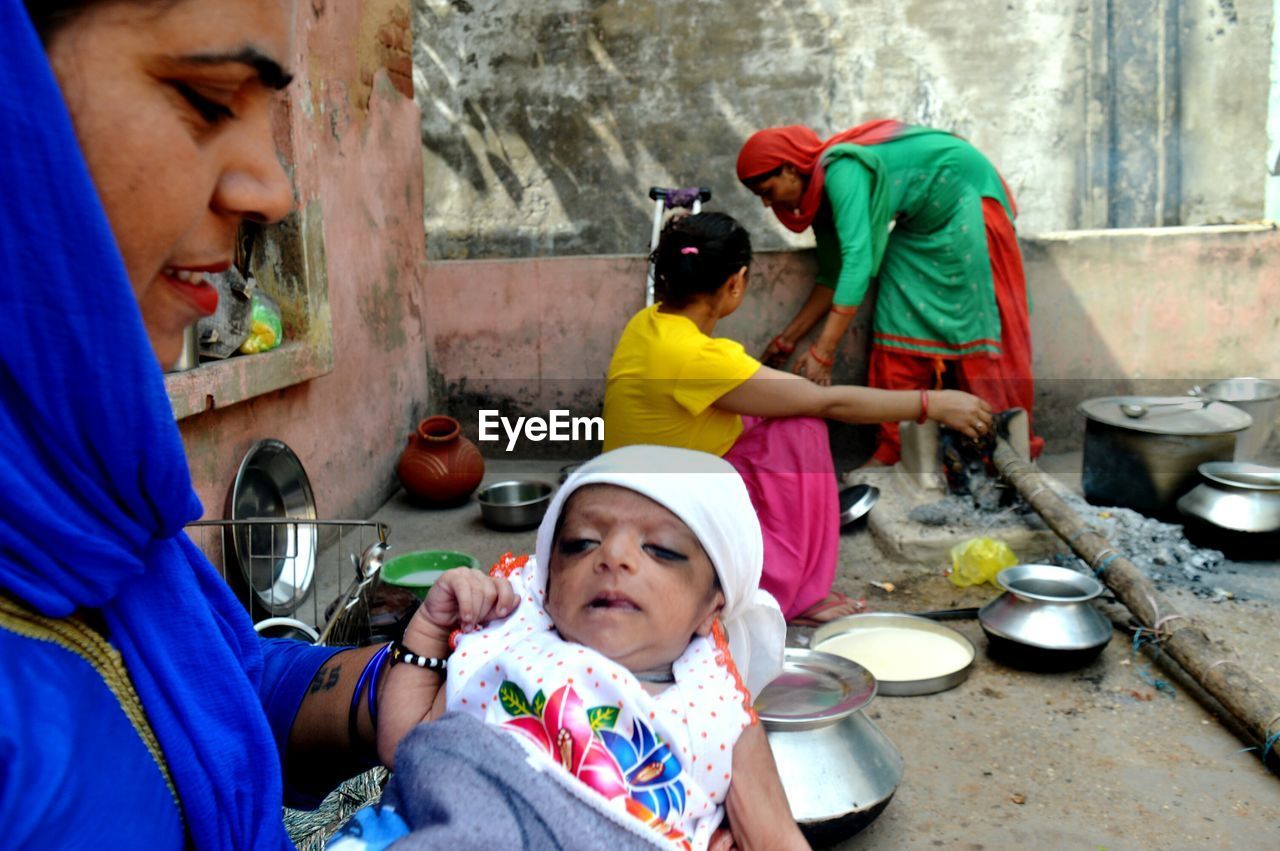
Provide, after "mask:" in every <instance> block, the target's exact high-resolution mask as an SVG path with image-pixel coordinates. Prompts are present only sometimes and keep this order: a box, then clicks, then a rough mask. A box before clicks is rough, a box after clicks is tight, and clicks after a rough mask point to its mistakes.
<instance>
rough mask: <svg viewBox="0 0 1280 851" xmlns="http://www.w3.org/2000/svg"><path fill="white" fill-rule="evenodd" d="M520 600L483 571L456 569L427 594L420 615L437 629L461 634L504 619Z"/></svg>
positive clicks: (507, 586)
mask: <svg viewBox="0 0 1280 851" xmlns="http://www.w3.org/2000/svg"><path fill="white" fill-rule="evenodd" d="M518 602H519V600H517V599H516V592H515V591H514V590H513V589H512V588H511V583H510V582H508V581H507V580H506V579H505V578H503V577H501V576H490V575H489V574H487V573H485V572H484V571H482V570H474V569H472V568H469V567H458V568H454V569H453V570H450V571H447V572H446V573H445V574H444V575H443V576H441V577H440V578H439V579H437V580H436V582H435V584H434V585H432V586H431V590H430V591H428V592H427V599H426V601H425V602H424V603H423V604H422V607H421V609H420V610H419V614H420V615H421V616H425V617H426V618H427V620H429V621H431V622H432V623H433V624H435V625H436V626H438V627H442V628H444V629H453V628H455V627H459V628H461V629H462V631H463V632H468V631H470V630H473V629H478V628H479V627H480V626H482V625H484V624H486V623H488V622H489V621H491V620H497V619H498V618H502V617H506V616H507V615H509V614H511V612H512V611H514V610H515V607H516V604H517V603H518Z"/></svg>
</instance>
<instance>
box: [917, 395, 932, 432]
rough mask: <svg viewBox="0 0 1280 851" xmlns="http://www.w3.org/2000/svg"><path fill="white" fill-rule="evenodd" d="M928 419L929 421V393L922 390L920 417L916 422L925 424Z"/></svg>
mask: <svg viewBox="0 0 1280 851" xmlns="http://www.w3.org/2000/svg"><path fill="white" fill-rule="evenodd" d="M927 419H929V391H928V390H921V391H920V416H919V417H917V418H916V422H917V423H921V424H923V423H924V421H925V420H927Z"/></svg>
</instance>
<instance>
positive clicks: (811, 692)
mask: <svg viewBox="0 0 1280 851" xmlns="http://www.w3.org/2000/svg"><path fill="white" fill-rule="evenodd" d="M875 693H876V681H875V678H874V677H873V676H871V673H870V672H869V671H868V670H867V669H866V668H863V667H862V666H861V665H858V664H857V663H855V662H851V661H849V660H848V659H845V658H843V657H840V656H834V655H831V654H829V653H820V652H818V651H816V650H804V649H800V648H787V653H786V660H785V662H784V664H783V672H782V674H781V675H779V676H778V678H777V679H775V680H774V681H773V682H772V683H770V684H769V685H768V686H767V687H765V689H764V690H763V691H761V693H760V696H759V697H758V698H757V699H756V711H757V712H758V713H759V715H760V720H761V722H762V723H763V724H764V728H765V731H766V734H767V735H768V737H769V746H770V748H771V749H772V751H773V758H774V761H775V762H776V763H777V765H778V774H779V776H780V777H781V778H782V786H783V789H784V790H785V791H786V793H787V801H788V803H789V804H790V805H791V812H792V815H793V816H794V817H795V820H796V823H797V824H798V825H799V826H800V830H801V831H802V832H803V833H804V835H805V837H806V838H807V839H808V840H809V842H810V843H812V844H814V845H815V846H825V845H831V844H834V843H837V842H840V841H841V840H844V839H847V838H848V837H850V836H852V835H853V834H855V833H857V832H858V831H859V830H862V828H864V827H866V826H867V825H868V824H870V823H871V822H873V821H875V819H876V817H877V816H878V815H880V813H881V812H882V811H883V810H884V808H885V807H887V806H888V805H889V801H890V800H891V799H892V798H893V794H894V792H896V791H897V789H898V784H899V783H901V782H902V769H903V764H902V754H901V753H899V752H898V749H897V748H896V747H894V745H893V742H891V741H889V739H888V737H887V736H885V734H884V733H882V732H880V729H879V728H878V727H876V725H875V724H874V723H872V721H871V719H869V718H867V716H866V715H865V714H864V713H863V711H862V710H863V709H865V708H866V706H867V705H868V704H869V703H870V702H871V700H872V699H873V698H874V697H875Z"/></svg>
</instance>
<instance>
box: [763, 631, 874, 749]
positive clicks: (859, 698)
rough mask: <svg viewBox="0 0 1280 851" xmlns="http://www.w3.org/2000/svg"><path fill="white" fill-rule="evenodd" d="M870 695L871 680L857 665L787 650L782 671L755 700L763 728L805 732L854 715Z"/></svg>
mask: <svg viewBox="0 0 1280 851" xmlns="http://www.w3.org/2000/svg"><path fill="white" fill-rule="evenodd" d="M875 696H876V679H875V677H873V676H871V672H870V671H868V670H867V669H866V668H864V667H862V666H861V665H859V664H857V663H856V662H852V661H850V660H848V659H846V658H844V657H843V656H833V655H831V654H830V653H820V652H818V651H816V650H806V649H803V648H799V647H788V648H787V652H786V657H785V658H784V659H783V663H782V673H781V674H779V675H778V676H777V678H776V679H774V681H773V682H771V683H769V685H767V686H765V687H764V690H763V691H761V692H760V695H759V697H757V698H756V712H757V713H758V714H759V715H760V720H761V721H763V722H764V726H765V729H766V730H808V729H812V728H815V727H823V726H826V725H828V724H832V723H834V722H836V721H839V720H840V719H841V718H844V717H845V716H847V715H851V714H852V713H854V712H857V711H858V710H859V709H861V708H862V707H864V706H866V705H867V704H868V703H870V702H871V699H872V698H874V697H875Z"/></svg>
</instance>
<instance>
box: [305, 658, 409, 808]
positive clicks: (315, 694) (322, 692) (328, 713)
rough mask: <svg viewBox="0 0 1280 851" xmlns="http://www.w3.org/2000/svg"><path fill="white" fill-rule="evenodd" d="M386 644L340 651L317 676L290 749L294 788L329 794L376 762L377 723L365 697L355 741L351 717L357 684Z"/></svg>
mask: <svg viewBox="0 0 1280 851" xmlns="http://www.w3.org/2000/svg"><path fill="white" fill-rule="evenodd" d="M381 646H382V645H378V646H375V647H361V648H359V649H356V650H344V651H342V652H341V653H337V654H335V655H333V656H331V657H330V658H329V659H328V661H326V662H325V663H324V664H323V665H321V666H320V670H319V671H317V672H316V675H315V676H314V677H313V678H312V680H311V685H310V686H309V687H308V688H307V693H306V695H305V696H304V697H303V698H302V703H301V704H300V705H299V706H298V712H297V714H296V715H295V716H294V719H293V726H292V727H290V729H289V741H288V745H287V746H286V748H285V775H286V776H287V777H288V778H289V784H290V785H291V786H292V787H293V788H294V789H297V790H298V791H300V792H303V793H306V794H309V795H315V796H317V797H319V796H323V795H324V794H325V793H327V792H328V791H329V790H331V789H332V788H333V787H334V786H335V785H337V784H338V783H339V782H341V781H343V780H345V779H347V778H348V777H351V776H353V775H356V774H359V773H360V772H361V771H364V770H365V769H367V768H369V767H370V766H372V765H374V764H375V763H376V760H375V758H374V735H373V721H372V719H371V718H370V717H369V712H368V709H367V707H366V701H365V700H364V699H363V698H362V699H361V700H360V702H359V704H358V706H357V707H356V712H357V715H356V721H357V723H356V738H355V740H354V741H353V740H352V738H351V735H350V732H349V725H348V719H349V712H350V709H351V697H352V692H353V691H354V690H355V687H356V682H357V681H358V680H359V679H360V674H361V672H362V671H364V669H365V665H366V664H368V662H369V660H370V659H372V658H373V656H374V654H375V653H377V652H378V650H380V649H381ZM384 673H385V672H384ZM366 688H367V685H366Z"/></svg>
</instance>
